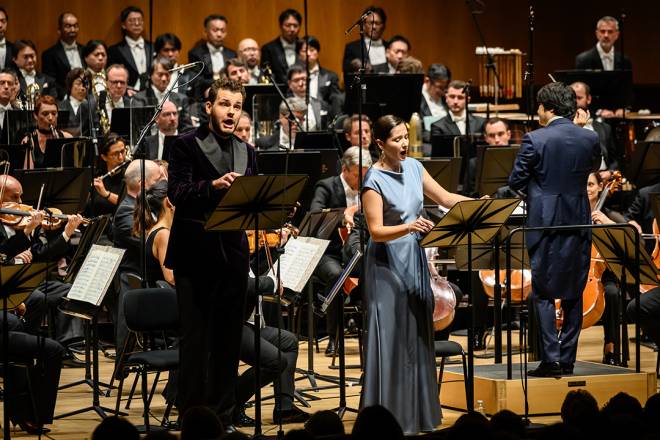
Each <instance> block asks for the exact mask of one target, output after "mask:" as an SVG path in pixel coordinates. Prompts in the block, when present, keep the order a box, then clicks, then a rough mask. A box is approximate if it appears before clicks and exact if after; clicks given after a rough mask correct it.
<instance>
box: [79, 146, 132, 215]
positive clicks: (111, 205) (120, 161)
mask: <svg viewBox="0 0 660 440" xmlns="http://www.w3.org/2000/svg"><path fill="white" fill-rule="evenodd" d="M126 154H127V150H126V142H125V141H124V140H123V139H122V138H121V137H120V136H119V135H118V134H116V133H108V134H107V135H106V136H105V137H104V138H103V140H102V141H101V145H100V148H99V163H98V166H97V168H96V169H97V171H98V176H96V177H94V181H93V182H92V184H93V186H94V191H92V195H91V199H90V202H89V207H88V212H89V213H90V215H93V216H99V215H103V214H114V213H115V211H116V209H117V205H118V204H119V200H120V199H121V197H122V194H123V193H124V170H125V168H122V167H121V165H124V164H125V162H126Z"/></svg>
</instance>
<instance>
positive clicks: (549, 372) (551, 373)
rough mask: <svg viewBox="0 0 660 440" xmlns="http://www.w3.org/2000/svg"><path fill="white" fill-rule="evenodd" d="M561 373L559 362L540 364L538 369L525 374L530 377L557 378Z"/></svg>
mask: <svg viewBox="0 0 660 440" xmlns="http://www.w3.org/2000/svg"><path fill="white" fill-rule="evenodd" d="M561 373H562V370H561V365H559V362H541V363H540V364H539V366H538V367H536V368H535V369H533V370H529V371H528V372H527V374H528V375H530V376H532V377H558V376H561Z"/></svg>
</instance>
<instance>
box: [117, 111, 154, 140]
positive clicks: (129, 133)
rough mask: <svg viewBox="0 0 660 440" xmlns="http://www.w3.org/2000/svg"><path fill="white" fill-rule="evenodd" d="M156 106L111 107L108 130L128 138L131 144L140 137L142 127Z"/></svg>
mask: <svg viewBox="0 0 660 440" xmlns="http://www.w3.org/2000/svg"><path fill="white" fill-rule="evenodd" d="M155 110H156V107H154V106H146V107H124V108H115V109H112V122H111V123H110V131H112V132H113V133H117V134H118V135H120V136H122V137H123V138H124V139H128V141H129V143H130V144H131V145H135V142H137V140H138V139H139V138H140V132H141V131H142V128H143V127H144V126H146V125H147V124H148V123H149V121H150V120H151V118H152V116H153V114H154V112H155Z"/></svg>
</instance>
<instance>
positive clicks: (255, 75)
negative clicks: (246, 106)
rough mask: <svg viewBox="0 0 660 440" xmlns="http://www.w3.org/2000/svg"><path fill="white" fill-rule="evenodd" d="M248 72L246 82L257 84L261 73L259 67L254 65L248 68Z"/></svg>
mask: <svg viewBox="0 0 660 440" xmlns="http://www.w3.org/2000/svg"><path fill="white" fill-rule="evenodd" d="M248 71H249V72H250V82H249V83H248V84H259V76H260V75H261V69H259V66H254V67H253V68H252V69H248Z"/></svg>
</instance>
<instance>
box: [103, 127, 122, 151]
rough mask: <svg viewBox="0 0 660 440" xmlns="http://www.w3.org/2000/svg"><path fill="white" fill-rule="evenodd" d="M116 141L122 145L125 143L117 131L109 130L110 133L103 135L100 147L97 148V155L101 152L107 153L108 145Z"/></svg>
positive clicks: (110, 145)
mask: <svg viewBox="0 0 660 440" xmlns="http://www.w3.org/2000/svg"><path fill="white" fill-rule="evenodd" d="M117 142H123V143H124V145H126V141H125V140H124V139H123V138H122V137H121V136H119V135H118V134H117V133H114V132H112V131H111V132H110V133H108V134H106V135H105V136H104V137H103V142H102V143H101V149H100V150H99V155H101V154H103V155H107V154H108V151H110V147H112V146H113V145H114V144H116V143H117Z"/></svg>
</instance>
